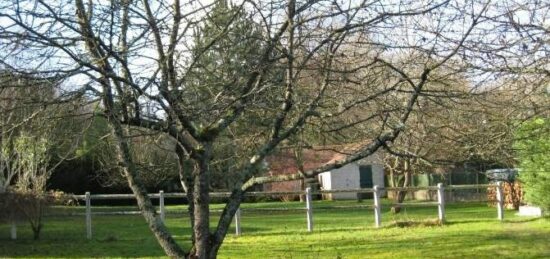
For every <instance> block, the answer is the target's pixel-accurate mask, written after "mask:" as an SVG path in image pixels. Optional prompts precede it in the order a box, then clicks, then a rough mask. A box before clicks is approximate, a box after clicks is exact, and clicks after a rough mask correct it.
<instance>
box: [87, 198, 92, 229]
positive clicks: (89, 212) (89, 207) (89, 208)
mask: <svg viewBox="0 0 550 259" xmlns="http://www.w3.org/2000/svg"><path fill="white" fill-rule="evenodd" d="M86 238H88V239H92V204H91V202H90V192H86Z"/></svg>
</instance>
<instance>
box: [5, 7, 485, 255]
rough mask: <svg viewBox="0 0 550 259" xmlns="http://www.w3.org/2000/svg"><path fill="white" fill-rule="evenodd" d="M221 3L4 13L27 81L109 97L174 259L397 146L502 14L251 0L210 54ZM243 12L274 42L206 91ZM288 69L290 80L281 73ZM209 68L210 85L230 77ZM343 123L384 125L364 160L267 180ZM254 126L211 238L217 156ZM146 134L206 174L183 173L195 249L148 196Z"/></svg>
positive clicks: (148, 207) (121, 156) (128, 172)
mask: <svg viewBox="0 0 550 259" xmlns="http://www.w3.org/2000/svg"><path fill="white" fill-rule="evenodd" d="M214 6H216V5H215V4H206V3H202V2H198V1H189V2H181V1H179V0H174V1H155V2H152V1H148V0H143V1H130V0H124V1H111V2H103V1H97V2H94V1H88V2H86V3H85V2H84V1H82V0H75V1H74V5H67V4H66V3H64V2H62V1H59V2H56V1H54V2H50V1H41V0H38V1H24V0H12V1H5V2H3V3H2V4H1V5H0V9H1V10H2V11H0V18H1V19H2V21H3V23H2V25H1V26H0V39H1V44H2V48H3V49H6V50H8V51H6V53H5V54H3V57H2V64H3V66H5V67H6V69H10V70H13V71H16V72H17V73H20V74H29V73H31V72H29V71H34V72H32V73H39V74H41V75H55V76H57V77H59V78H63V79H64V82H63V84H62V86H63V89H64V91H67V92H80V93H82V92H86V93H88V94H89V95H91V96H94V97H95V98H99V99H101V102H102V105H101V107H100V108H101V111H100V114H101V115H102V116H104V117H105V118H106V119H107V120H108V121H109V125H110V127H111V131H112V135H113V136H114V138H115V143H116V145H115V146H116V155H117V160H118V162H119V165H120V169H121V170H122V171H123V173H124V175H125V177H126V179H127V182H128V185H129V187H130V188H131V189H132V191H133V193H134V195H135V196H136V198H137V201H138V205H139V208H140V210H141V212H142V215H143V216H144V218H145V220H146V222H147V224H148V226H149V228H150V229H151V231H152V232H153V234H154V235H155V237H156V238H157V240H158V242H159V244H160V245H161V247H162V248H163V249H164V251H165V252H166V254H167V255H168V256H171V257H190V258H215V257H216V256H217V253H218V251H219V249H220V247H221V245H222V243H223V240H224V238H225V236H226V234H227V230H228V228H229V225H230V223H231V219H232V217H233V215H234V214H235V212H236V210H237V209H238V207H239V204H240V202H241V200H242V199H243V196H244V194H245V193H246V191H247V190H248V189H250V188H251V187H253V186H255V185H259V184H263V183H267V182H273V181H285V180H294V179H302V178H304V177H311V176H315V175H317V174H319V173H321V172H324V171H327V170H331V169H334V168H339V167H342V166H344V165H345V164H347V163H351V162H354V161H357V160H359V159H362V158H364V157H367V156H369V155H371V154H373V153H374V152H375V151H377V150H378V149H379V148H381V147H384V146H386V145H388V144H389V143H391V142H392V141H394V140H395V139H396V138H397V137H398V136H399V134H400V133H401V132H402V131H403V129H405V128H406V125H407V122H408V120H409V118H410V115H411V112H412V111H413V109H414V107H415V105H416V104H417V101H418V98H419V96H420V95H421V94H422V93H423V91H424V87H425V85H426V84H427V83H428V82H429V81H430V75H431V73H432V72H433V71H443V72H442V73H455V72H456V71H457V69H456V66H457V64H460V62H458V60H459V59H461V57H460V56H459V55H458V54H461V53H463V52H464V51H463V47H464V46H470V45H472V44H475V43H476V42H478V39H477V38H476V37H474V36H472V32H473V31H474V30H475V29H476V28H477V26H478V25H479V24H480V23H482V22H483V21H485V20H486V18H485V15H486V14H487V11H488V7H489V5H488V4H487V3H484V2H483V1H479V2H478V1H471V2H470V1H468V3H460V2H455V1H448V0H442V1H429V2H428V3H420V2H417V1H408V0H401V1H390V2H387V1H350V2H348V3H344V2H340V1H315V0H313V1H294V0H289V1H271V2H265V1H243V2H237V3H235V4H234V7H233V8H237V10H239V11H238V12H230V14H232V15H233V16H234V17H235V19H226V20H225V22H224V24H219V25H216V26H219V27H220V28H221V29H220V30H219V32H218V34H217V35H214V36H212V37H210V39H209V41H208V42H202V43H201V45H200V48H202V51H201V50H199V51H197V49H195V48H194V47H195V46H194V45H195V43H194V42H193V40H191V39H192V37H193V34H194V32H199V33H200V29H199V28H201V26H202V25H203V24H204V22H205V21H206V20H208V19H207V17H208V16H209V15H210V10H211V9H212V8H213V7H214ZM242 12H245V13H246V16H247V17H248V19H251V20H252V21H254V22H255V23H256V24H257V26H256V28H258V30H259V32H260V33H261V35H262V38H261V39H259V40H260V41H261V43H260V44H258V46H259V47H258V49H257V50H256V51H255V52H253V53H252V55H253V57H249V58H251V59H253V60H254V62H252V63H250V64H247V65H246V66H242V69H243V71H238V72H233V74H231V75H229V76H227V77H225V79H224V81H223V82H224V83H225V85H222V86H220V85H216V84H206V83H205V84H201V82H202V81H201V78H200V77H197V76H196V74H195V73H196V72H197V68H199V67H198V66H199V65H201V62H200V61H201V58H202V56H203V55H206V54H207V53H208V51H209V50H210V49H211V48H215V47H216V43H217V42H219V41H220V40H222V39H225V38H227V37H228V35H230V34H231V33H233V32H234V31H233V30H234V29H235V28H236V27H238V26H233V25H234V24H235V22H236V20H237V14H241V13H242ZM458 21H460V23H461V25H459V26H458V25H457V22H458ZM254 35H258V34H254ZM250 37H252V35H251V36H250ZM237 45H238V43H235V46H237ZM227 51H232V49H231V48H229V49H228V50H227ZM214 62H216V60H214ZM219 62H221V60H220V61H219ZM237 63H238V62H236V63H235V64H234V65H236V64H237ZM281 70H282V71H284V73H283V74H284V76H283V77H282V79H281V78H277V77H276V76H273V75H274V74H277V73H278V72H277V73H276V71H281ZM199 71H202V72H200V73H199V75H204V77H205V78H206V77H207V76H211V74H215V73H216V72H217V71H207V70H199ZM377 71H386V72H384V73H383V75H382V72H380V73H379V72H377ZM445 71H446V72H445ZM458 71H460V69H458ZM201 73H202V74H201ZM380 76H383V80H381V79H380ZM357 80H360V81H357ZM339 93H341V94H342V95H346V96H347V97H348V98H347V100H348V101H347V102H346V103H337V102H336V103H335V100H337V99H338V98H339ZM366 106H371V107H372V106H379V107H378V109H369V110H366V111H367V112H370V111H375V112H370V113H371V114H364V113H363V114H361V113H359V112H358V111H360V110H361V109H362V108H364V107H366ZM250 113H255V114H261V117H262V120H261V123H260V122H258V123H254V121H252V120H246V116H248V115H249V114H250ZM349 114H355V115H357V116H347V115H349ZM340 116H344V117H346V120H343V121H344V122H345V123H347V124H349V126H350V127H343V128H342V129H344V128H348V129H349V128H351V126H352V125H370V126H371V127H372V134H369V135H368V137H365V138H364V139H360V140H357V141H358V142H359V143H364V144H363V145H362V146H361V147H360V148H358V149H357V150H356V151H355V152H354V153H353V154H350V155H349V156H347V157H346V158H345V159H343V160H341V161H336V162H334V163H332V164H328V165H325V166H322V167H320V168H316V169H313V170H308V171H305V172H296V173H295V174H290V175H277V176H262V175H259V173H260V172H261V168H262V163H263V161H264V159H265V158H266V156H268V155H269V154H271V153H272V152H274V150H275V149H277V147H279V146H281V145H285V144H288V143H287V142H288V141H289V140H292V138H293V137H294V136H297V135H299V134H300V133H302V132H305V131H306V130H311V128H315V127H317V126H316V125H318V124H319V123H320V122H329V121H331V120H333V119H338V118H339V117H340ZM243 122H246V123H248V124H249V125H250V126H249V127H247V128H246V131H245V132H247V133H248V134H247V135H240V137H242V138H246V141H247V143H254V144H253V145H250V147H249V150H248V151H247V154H248V155H247V156H243V157H241V158H239V160H240V163H238V165H239V166H238V167H237V168H235V170H237V172H238V174H236V175H237V176H238V177H237V178H236V183H235V184H234V186H235V187H234V189H233V190H232V192H231V196H230V197H229V199H228V202H227V204H226V206H225V209H224V210H223V212H222V215H221V217H220V219H219V222H218V224H217V226H216V228H215V230H214V231H213V232H211V231H210V223H209V222H210V214H209V203H210V197H209V193H208V191H209V188H210V182H211V173H212V170H211V167H212V165H213V164H214V163H216V162H219V161H218V160H217V159H219V158H217V157H214V156H213V150H214V149H215V148H216V147H217V146H218V145H220V144H221V143H222V142H221V141H222V140H223V139H225V137H223V136H227V134H226V133H227V132H228V131H229V130H231V129H232V127H235V126H236V125H241V127H242V125H246V123H243ZM134 127H139V128H146V129H148V130H150V131H155V132H158V133H159V134H166V135H169V136H171V138H173V139H174V141H175V142H176V143H177V144H176V147H175V153H176V155H177V156H178V159H179V161H180V165H183V163H184V162H186V161H188V160H190V161H192V162H193V163H194V166H195V170H192V171H189V172H188V171H186V170H180V174H181V175H180V178H181V179H182V181H183V182H184V185H185V186H186V188H187V195H188V198H189V200H190V205H189V209H190V210H189V214H190V218H191V224H192V228H193V234H192V240H193V244H192V248H191V249H190V250H184V249H183V248H181V246H179V245H178V244H177V243H176V242H175V240H174V238H173V237H172V235H171V234H170V233H169V231H168V229H167V228H166V226H165V225H164V224H163V222H162V221H161V220H160V217H159V215H157V214H156V211H155V208H154V207H153V205H152V203H151V201H150V199H149V198H148V196H147V192H146V190H145V188H144V187H143V184H142V181H141V179H140V177H139V175H140V172H139V167H138V166H137V165H136V161H135V158H134V157H133V156H132V154H131V149H130V141H129V136H130V133H131V129H132V128H134ZM340 132H341V130H334V131H333V134H339V133H340ZM180 168H182V169H183V168H185V167H183V166H181V167H180Z"/></svg>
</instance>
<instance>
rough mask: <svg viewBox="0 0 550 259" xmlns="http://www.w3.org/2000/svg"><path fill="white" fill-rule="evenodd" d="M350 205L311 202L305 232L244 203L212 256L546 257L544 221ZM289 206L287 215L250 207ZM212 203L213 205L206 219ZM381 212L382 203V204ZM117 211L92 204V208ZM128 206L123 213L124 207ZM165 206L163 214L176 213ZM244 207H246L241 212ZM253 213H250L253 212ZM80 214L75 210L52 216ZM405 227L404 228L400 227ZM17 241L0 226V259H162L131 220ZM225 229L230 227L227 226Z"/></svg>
mask: <svg viewBox="0 0 550 259" xmlns="http://www.w3.org/2000/svg"><path fill="white" fill-rule="evenodd" d="M369 204H370V201H368V200H366V201H365V202H363V203H357V202H355V201H348V202H329V201H318V202H315V203H314V222H315V229H314V231H313V233H308V232H307V231H306V217H305V211H303V210H299V209H301V208H303V207H304V204H303V203H299V202H291V203H276V202H271V203H267V202H266V203H248V204H244V205H243V206H242V207H243V213H242V231H243V235H242V236H239V237H236V236H234V235H233V232H231V233H229V234H228V236H227V239H226V242H225V244H224V246H223V247H222V250H221V251H220V258H366V257H369V258H372V257H376V258H495V257H501V258H545V257H546V258H548V257H550V219H549V218H537V219H536V218H524V217H517V216H515V215H514V213H515V211H506V214H505V221H504V222H499V221H497V220H496V209H495V208H491V207H488V206H487V205H485V204H479V203H478V204H449V205H447V208H446V212H447V221H448V222H447V224H445V225H444V226H439V225H436V224H433V222H435V219H436V218H437V208H436V207H435V206H430V207H410V208H406V209H404V210H403V211H402V213H400V214H398V215H393V214H391V213H390V212H389V211H387V210H384V212H383V218H382V223H383V227H382V228H381V229H376V228H374V218H373V212H372V209H370V208H348V207H349V206H357V205H369ZM283 207H284V208H296V209H297V210H291V211H268V210H258V209H266V208H283ZM220 208H221V206H220V205H213V206H212V210H213V221H212V225H215V222H216V221H215V220H217V219H216V216H218V215H219V212H217V211H218V209H220ZM386 208H388V206H386ZM120 209H121V208H120V207H116V208H107V207H93V210H94V211H107V210H120ZM125 209H128V208H125ZM183 209H184V208H183V207H181V206H171V207H169V208H168V210H169V211H172V212H175V211H181V210H183ZM247 209H248V210H247ZM253 209H256V210H253ZM61 210H63V212H68V211H69V212H82V210H83V209H82V208H81V207H73V208H63V209H61V208H58V209H57V210H56V211H55V212H56V213H59V212H60V211H61ZM402 222H408V223H410V222H412V224H406V225H407V226H403V225H404V224H400V223H402ZM167 225H168V226H169V228H170V230H171V232H172V233H173V234H174V235H175V236H176V238H177V240H178V241H179V242H180V243H181V244H182V245H184V246H188V245H189V239H188V234H189V232H190V229H189V224H188V218H187V217H186V216H185V215H182V214H173V213H169V214H168V217H167ZM18 230H19V233H18V234H19V239H18V240H17V241H12V240H10V239H9V226H8V225H6V224H1V225H0V258H3V257H35V258H44V257H55V258H60V257H73V258H74V257H79V258H88V257H162V256H163V252H162V250H161V249H160V247H159V246H158V245H157V243H156V241H155V239H154V238H153V236H152V235H151V234H150V232H149V230H148V229H147V226H146V224H145V222H144V220H143V218H141V216H139V215H135V216H134V215H130V216H128V215H126V216H99V215H97V216H94V217H93V234H94V238H93V240H90V241H88V240H86V239H85V236H86V233H85V225H84V217H83V216H64V217H61V216H55V217H47V218H46V219H45V227H44V230H43V233H42V235H41V239H40V240H38V241H34V240H32V234H31V232H30V228H29V227H28V226H27V225H26V224H25V223H21V224H20V225H19V228H18ZM232 231H233V229H232Z"/></svg>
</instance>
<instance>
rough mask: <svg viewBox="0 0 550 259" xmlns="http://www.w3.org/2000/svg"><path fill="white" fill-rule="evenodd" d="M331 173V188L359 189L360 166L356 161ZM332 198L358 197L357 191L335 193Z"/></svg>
mask: <svg viewBox="0 0 550 259" xmlns="http://www.w3.org/2000/svg"><path fill="white" fill-rule="evenodd" d="M329 173H330V181H331V187H332V188H331V189H358V188H359V166H358V165H357V164H355V163H353V164H347V165H345V166H344V167H341V168H338V169H335V170H332V171H330V172H329ZM331 198H332V199H334V200H344V199H357V194H356V193H333V194H332V197H331Z"/></svg>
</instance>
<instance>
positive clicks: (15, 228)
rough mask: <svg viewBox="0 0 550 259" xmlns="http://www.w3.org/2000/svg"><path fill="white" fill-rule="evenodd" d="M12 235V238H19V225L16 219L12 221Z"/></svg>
mask: <svg viewBox="0 0 550 259" xmlns="http://www.w3.org/2000/svg"><path fill="white" fill-rule="evenodd" d="M10 237H11V239H12V240H16V239H17V225H16V223H15V220H13V221H12V222H11V229H10Z"/></svg>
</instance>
